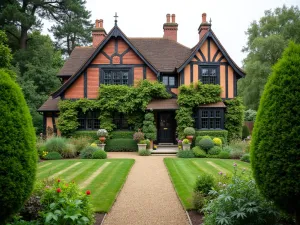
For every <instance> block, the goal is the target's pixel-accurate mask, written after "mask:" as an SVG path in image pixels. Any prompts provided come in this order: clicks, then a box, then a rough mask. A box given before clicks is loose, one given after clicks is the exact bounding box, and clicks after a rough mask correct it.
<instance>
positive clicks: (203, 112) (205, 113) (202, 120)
mask: <svg viewBox="0 0 300 225" xmlns="http://www.w3.org/2000/svg"><path fill="white" fill-rule="evenodd" d="M195 121H196V127H197V129H205V130H210V129H224V109H223V108H199V109H198V113H196V118H195Z"/></svg>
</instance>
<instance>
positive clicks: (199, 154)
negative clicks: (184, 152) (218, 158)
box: [192, 146, 206, 158]
mask: <svg viewBox="0 0 300 225" xmlns="http://www.w3.org/2000/svg"><path fill="white" fill-rule="evenodd" d="M192 150H193V152H194V155H195V156H196V157H197V158H206V152H205V151H204V150H202V149H201V148H200V147H199V146H195V147H194V148H193V149H192Z"/></svg>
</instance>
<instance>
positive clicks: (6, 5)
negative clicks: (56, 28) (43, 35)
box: [0, 0, 85, 50]
mask: <svg viewBox="0 0 300 225" xmlns="http://www.w3.org/2000/svg"><path fill="white" fill-rule="evenodd" d="M81 3H82V1H79V0H76V1H74V0H55V1H54V0H2V1H0V29H4V30H5V31H6V32H7V34H8V35H9V39H11V40H12V42H11V47H12V48H13V50H16V49H25V48H26V47H27V45H28V40H29V39H30V37H29V34H30V32H32V31H33V30H37V29H40V28H41V27H42V19H48V20H52V21H55V22H58V23H62V22H63V21H64V18H65V14H66V13H68V12H69V11H72V10H73V12H74V13H75V14H76V13H77V11H76V10H77V7H79V6H76V4H81ZM84 3H85V2H83V4H84ZM79 16H80V15H79Z"/></svg>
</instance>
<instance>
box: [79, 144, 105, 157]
mask: <svg viewBox="0 0 300 225" xmlns="http://www.w3.org/2000/svg"><path fill="white" fill-rule="evenodd" d="M99 150H100V149H99V148H98V147H95V146H87V147H85V148H84V149H82V151H81V152H80V158H82V159H92V158H93V153H94V152H95V151H99Z"/></svg>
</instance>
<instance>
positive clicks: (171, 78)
mask: <svg viewBox="0 0 300 225" xmlns="http://www.w3.org/2000/svg"><path fill="white" fill-rule="evenodd" d="M161 81H162V82H163V84H164V85H166V86H167V87H171V88H176V87H178V80H177V76H176V75H163V76H162V77H161Z"/></svg>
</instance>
